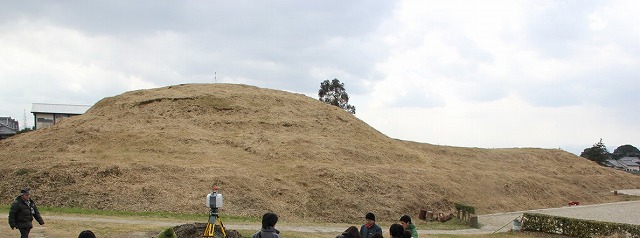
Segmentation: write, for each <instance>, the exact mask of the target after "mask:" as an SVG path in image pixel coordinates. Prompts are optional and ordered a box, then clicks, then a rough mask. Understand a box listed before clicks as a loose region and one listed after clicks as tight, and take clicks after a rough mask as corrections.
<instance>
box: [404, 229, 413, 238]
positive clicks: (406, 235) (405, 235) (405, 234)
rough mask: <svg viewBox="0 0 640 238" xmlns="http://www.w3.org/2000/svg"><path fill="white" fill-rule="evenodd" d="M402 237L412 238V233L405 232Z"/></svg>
mask: <svg viewBox="0 0 640 238" xmlns="http://www.w3.org/2000/svg"><path fill="white" fill-rule="evenodd" d="M402 237H404V238H411V231H410V230H404V234H403V236H402Z"/></svg>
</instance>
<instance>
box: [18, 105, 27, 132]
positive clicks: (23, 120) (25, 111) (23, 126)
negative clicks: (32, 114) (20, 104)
mask: <svg viewBox="0 0 640 238" xmlns="http://www.w3.org/2000/svg"><path fill="white" fill-rule="evenodd" d="M22 112H23V113H24V117H23V118H22V128H24V129H27V128H29V124H28V123H27V109H24V108H23V109H22ZM18 130H20V128H19V126H18Z"/></svg>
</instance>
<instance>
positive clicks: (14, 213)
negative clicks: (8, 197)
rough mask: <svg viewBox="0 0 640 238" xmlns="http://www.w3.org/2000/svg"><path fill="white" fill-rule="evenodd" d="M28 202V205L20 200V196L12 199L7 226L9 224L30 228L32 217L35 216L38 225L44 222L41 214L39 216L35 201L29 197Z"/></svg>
mask: <svg viewBox="0 0 640 238" xmlns="http://www.w3.org/2000/svg"><path fill="white" fill-rule="evenodd" d="M29 203H30V205H27V203H26V202H25V201H22V198H20V196H18V197H17V198H16V200H14V201H13V203H12V204H11V210H10V211H9V226H11V228H18V229H24V228H32V227H33V224H32V222H33V218H36V220H37V221H38V223H39V224H40V225H42V224H44V220H42V216H40V212H39V211H38V207H36V203H35V202H33V200H31V199H29ZM31 209H33V210H31Z"/></svg>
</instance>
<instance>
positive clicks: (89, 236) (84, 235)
mask: <svg viewBox="0 0 640 238" xmlns="http://www.w3.org/2000/svg"><path fill="white" fill-rule="evenodd" d="M78 238H96V235H95V234H93V231H90V230H84V231H82V232H80V235H78Z"/></svg>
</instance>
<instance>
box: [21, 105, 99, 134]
mask: <svg viewBox="0 0 640 238" xmlns="http://www.w3.org/2000/svg"><path fill="white" fill-rule="evenodd" d="M89 108H91V106H87V105H69V104H49V103H33V104H32V105H31V113H33V116H34V119H35V124H36V126H35V129H36V130H38V129H42V128H47V127H50V126H53V125H55V124H56V123H58V122H60V121H62V120H64V119H65V118H67V117H72V116H77V115H82V114H84V113H85V112H86V111H87V110H89Z"/></svg>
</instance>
